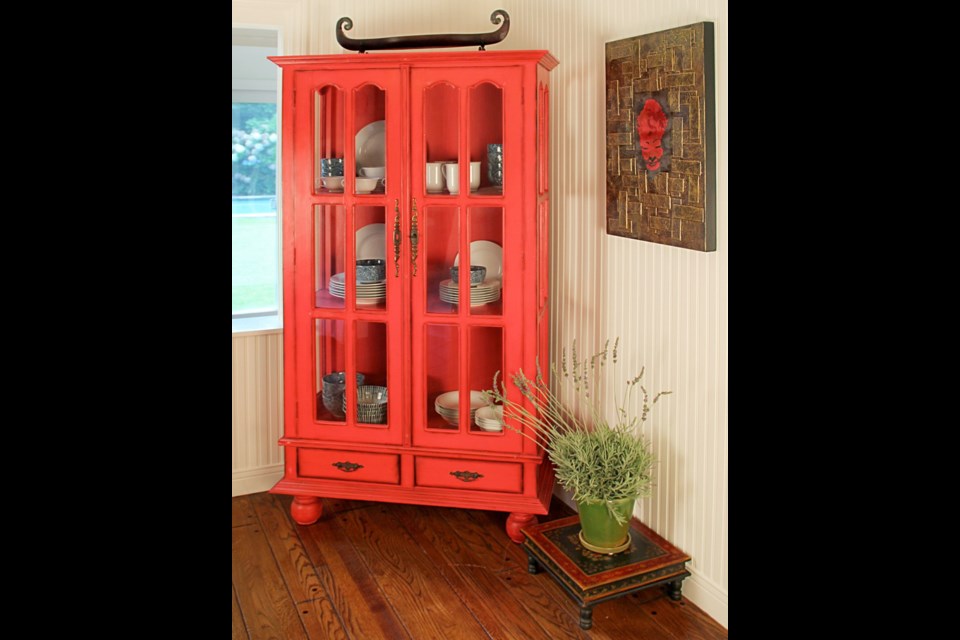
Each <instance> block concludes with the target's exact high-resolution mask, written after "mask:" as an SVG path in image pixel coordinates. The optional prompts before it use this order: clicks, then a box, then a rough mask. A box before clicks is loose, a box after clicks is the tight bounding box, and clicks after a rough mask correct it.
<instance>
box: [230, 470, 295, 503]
mask: <svg viewBox="0 0 960 640" xmlns="http://www.w3.org/2000/svg"><path fill="white" fill-rule="evenodd" d="M282 477H283V464H282V463H281V464H272V465H270V466H268V467H256V468H254V469H243V470H241V471H234V472H233V496H234V497H236V496H245V495H247V494H248V493H260V492H261V491H267V490H269V489H272V488H273V485H275V484H277V482H278V481H279V480H280V478H282Z"/></svg>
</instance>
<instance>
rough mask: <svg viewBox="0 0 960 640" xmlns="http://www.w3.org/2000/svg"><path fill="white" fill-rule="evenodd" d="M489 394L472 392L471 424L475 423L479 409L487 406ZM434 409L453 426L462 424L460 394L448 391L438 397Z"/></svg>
mask: <svg viewBox="0 0 960 640" xmlns="http://www.w3.org/2000/svg"><path fill="white" fill-rule="evenodd" d="M487 404H488V403H487V394H485V393H484V392H482V391H471V392H470V422H473V420H474V418H475V417H476V414H477V409H480V408H482V407H485V406H487ZM433 408H434V409H435V410H436V412H437V413H439V414H440V417H441V418H443V419H444V420H446V421H447V422H448V423H450V424H452V425H453V426H455V427H456V426H458V425H459V424H460V392H459V391H447V392H446V393H441V394H440V395H439V396H437V400H436V402H434V403H433Z"/></svg>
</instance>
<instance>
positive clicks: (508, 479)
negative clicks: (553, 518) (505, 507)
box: [414, 458, 523, 493]
mask: <svg viewBox="0 0 960 640" xmlns="http://www.w3.org/2000/svg"><path fill="white" fill-rule="evenodd" d="M414 464H415V467H414V468H415V473H416V484H417V486H420V487H447V488H450V489H469V490H473V491H506V492H509V493H520V491H521V490H522V483H523V465H522V464H518V463H513V462H484V461H482V460H455V459H452V458H417V459H416V461H415V463H414Z"/></svg>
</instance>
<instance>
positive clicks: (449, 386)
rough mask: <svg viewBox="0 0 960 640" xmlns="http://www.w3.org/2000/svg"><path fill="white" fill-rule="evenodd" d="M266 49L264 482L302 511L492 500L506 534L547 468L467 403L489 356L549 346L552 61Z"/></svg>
mask: <svg viewBox="0 0 960 640" xmlns="http://www.w3.org/2000/svg"><path fill="white" fill-rule="evenodd" d="M271 59H272V60H273V61H274V62H275V63H277V64H278V65H279V66H280V67H282V69H283V108H282V122H283V125H282V126H283V134H282V135H283V144H282V149H283V151H282V159H281V171H282V175H283V207H282V216H283V307H284V312H283V313H284V402H285V410H284V421H285V425H284V437H283V438H282V439H281V440H280V444H281V445H282V446H283V447H284V448H285V473H284V477H283V479H282V480H281V481H280V482H279V483H278V484H277V485H276V486H275V487H274V489H273V491H274V492H277V493H287V494H292V495H294V496H295V500H294V503H293V506H292V508H291V512H292V513H293V515H294V517H295V519H296V520H297V521H298V522H300V523H301V524H309V523H312V522H314V521H316V520H317V518H319V517H320V502H319V500H318V498H319V497H321V496H328V497H339V498H353V499H362V500H379V501H387V502H407V503H415V504H428V505H443V506H468V507H471V508H481V509H495V510H501V511H509V512H511V516H510V517H509V518H508V521H507V531H508V533H510V535H511V537H512V538H513V539H514V540H516V541H518V542H519V541H521V540H522V536H521V535H520V533H519V527H520V526H521V525H523V524H525V523H527V522H529V521H530V520H531V519H532V517H533V515H534V514H543V513H546V512H547V507H548V505H549V500H550V494H551V491H552V488H553V474H552V472H551V469H550V467H549V464H546V463H545V462H546V461H545V458H544V456H543V454H542V452H541V451H540V450H538V449H537V448H536V446H535V445H534V444H533V442H531V441H530V440H529V439H527V438H524V437H522V436H521V435H520V434H518V433H516V432H514V431H512V430H510V429H502V430H495V425H494V430H490V429H491V423H490V422H489V421H487V422H484V421H481V420H478V419H476V417H475V415H474V412H475V411H476V410H478V408H482V407H483V406H484V405H485V402H486V400H485V398H484V397H483V395H482V393H481V392H482V391H483V390H485V389H489V388H490V387H491V385H492V380H493V376H494V373H495V372H497V371H501V372H510V373H512V372H514V371H516V370H518V369H521V368H522V369H523V370H524V371H525V372H527V373H528V374H531V375H532V374H533V373H534V372H535V371H536V365H537V362H538V360H539V361H540V362H542V363H546V362H548V360H549V357H548V356H549V354H548V353H547V349H548V348H549V338H548V328H549V318H548V315H547V307H546V294H547V284H548V283H547V274H548V269H547V265H548V255H547V251H548V242H547V235H548V219H549V189H548V188H547V182H546V177H547V157H548V131H549V126H548V121H547V116H548V113H549V104H548V101H549V71H550V69H552V68H553V67H554V66H556V64H557V61H556V60H555V59H554V58H553V57H552V56H551V55H550V54H549V53H548V52H546V51H476V52H418V53H396V54H394V53H391V54H347V55H333V56H286V57H275V58H271ZM338 174H341V175H338ZM341 176H342V177H341ZM470 265H472V266H482V267H484V269H485V273H482V274H480V275H479V277H480V278H482V281H479V282H476V283H471V281H470V277H469V272H468V270H467V267H468V266H470ZM454 266H456V267H457V268H458V269H460V268H461V267H462V269H461V271H460V272H458V273H461V274H462V277H459V279H458V282H453V274H452V273H451V268H452V267H454ZM468 300H469V303H467V301H468ZM461 301H462V302H463V303H462V304H461ZM501 375H502V374H501ZM508 393H509V394H512V395H513V396H514V397H516V398H517V399H519V394H518V393H517V390H516V389H515V388H513V387H512V386H508ZM484 413H485V411H482V412H481V415H483V414H484Z"/></svg>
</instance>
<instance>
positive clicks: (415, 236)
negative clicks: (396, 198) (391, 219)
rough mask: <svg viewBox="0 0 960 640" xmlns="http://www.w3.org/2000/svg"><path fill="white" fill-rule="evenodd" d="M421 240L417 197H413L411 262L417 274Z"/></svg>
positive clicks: (414, 273)
mask: <svg viewBox="0 0 960 640" xmlns="http://www.w3.org/2000/svg"><path fill="white" fill-rule="evenodd" d="M419 242H420V232H419V231H418V230H417V199H416V198H414V199H413V216H412V217H411V218H410V264H411V265H412V266H413V275H414V276H416V275H417V244H418V243H419Z"/></svg>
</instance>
